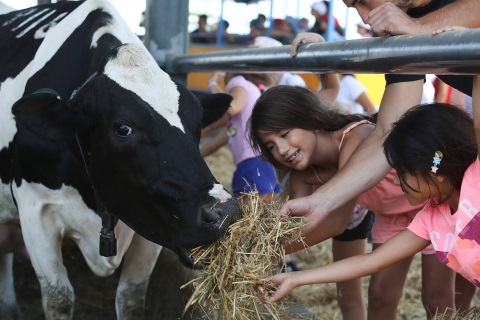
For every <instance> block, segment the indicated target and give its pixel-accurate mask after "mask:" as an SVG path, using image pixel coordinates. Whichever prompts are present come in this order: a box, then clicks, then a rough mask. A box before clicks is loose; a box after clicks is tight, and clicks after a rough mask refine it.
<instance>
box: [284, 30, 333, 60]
mask: <svg viewBox="0 0 480 320" xmlns="http://www.w3.org/2000/svg"><path fill="white" fill-rule="evenodd" d="M317 42H325V39H323V37H322V36H321V35H319V34H318V33H314V32H302V33H299V34H297V35H296V36H295V39H293V41H292V45H291V47H290V57H292V58H293V57H295V55H296V54H297V48H298V47H299V46H301V45H303V44H308V43H317Z"/></svg>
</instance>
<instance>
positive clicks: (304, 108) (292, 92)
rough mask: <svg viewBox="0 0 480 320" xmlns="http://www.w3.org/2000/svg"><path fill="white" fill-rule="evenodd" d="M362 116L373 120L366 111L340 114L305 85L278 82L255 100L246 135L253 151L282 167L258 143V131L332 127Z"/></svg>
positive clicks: (324, 128) (260, 143)
mask: <svg viewBox="0 0 480 320" xmlns="http://www.w3.org/2000/svg"><path fill="white" fill-rule="evenodd" d="M365 119H367V120H370V121H373V120H374V119H373V118H372V117H370V116H368V115H360V114H348V115H346V114H342V113H340V112H338V111H337V110H335V109H333V108H332V107H331V106H330V104H329V103H328V102H327V101H324V100H320V99H319V98H318V97H317V95H315V94H314V93H313V92H311V91H310V90H308V89H306V88H302V87H292V86H283V85H278V86H275V87H272V88H270V89H268V90H267V91H265V93H263V94H262V95H261V96H260V98H259V99H258V100H257V102H256V103H255V106H254V108H253V111H252V115H251V117H250V120H249V129H248V135H249V139H250V144H251V145H252V148H253V150H254V152H255V153H256V154H257V155H262V157H263V158H264V159H265V160H266V161H268V162H270V163H272V164H273V165H274V166H275V167H277V168H282V167H283V166H282V165H281V164H279V163H278V162H277V161H275V159H274V157H273V156H272V154H271V153H270V151H269V150H268V149H267V148H266V147H265V145H264V144H263V143H262V140H261V137H260V134H259V131H263V132H279V131H282V130H285V129H293V128H299V129H304V130H312V131H313V130H318V129H323V130H325V131H335V130H338V129H341V128H343V127H344V126H346V125H347V124H349V123H352V122H357V121H361V120H365Z"/></svg>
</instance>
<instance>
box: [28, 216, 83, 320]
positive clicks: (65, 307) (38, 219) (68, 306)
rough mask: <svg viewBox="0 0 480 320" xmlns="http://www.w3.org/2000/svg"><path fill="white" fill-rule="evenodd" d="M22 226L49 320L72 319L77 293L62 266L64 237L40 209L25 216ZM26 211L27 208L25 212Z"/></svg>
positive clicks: (46, 316)
mask: <svg viewBox="0 0 480 320" xmlns="http://www.w3.org/2000/svg"><path fill="white" fill-rule="evenodd" d="M21 209H22V208H20V206H19V212H20V223H21V225H22V232H23V236H24V240H25V245H26V247H27V250H28V252H29V254H30V260H31V261H32V265H33V268H34V270H35V273H36V274H37V278H38V281H39V283H40V289H41V293H42V306H43V311H44V313H45V318H46V319H71V318H72V316H73V307H74V293H73V288H72V285H71V283H70V281H69V280H68V277H67V270H66V269H65V266H64V265H63V264H62V250H61V243H62V235H61V233H60V232H59V231H58V230H59V229H61V228H59V226H58V225H57V224H56V223H55V221H54V220H53V219H51V215H50V214H46V212H42V213H43V214H41V211H42V210H40V209H38V208H33V207H31V208H28V210H29V211H27V212H29V213H30V214H29V215H28V216H27V217H25V215H22V212H23V211H21ZM25 209H26V208H25Z"/></svg>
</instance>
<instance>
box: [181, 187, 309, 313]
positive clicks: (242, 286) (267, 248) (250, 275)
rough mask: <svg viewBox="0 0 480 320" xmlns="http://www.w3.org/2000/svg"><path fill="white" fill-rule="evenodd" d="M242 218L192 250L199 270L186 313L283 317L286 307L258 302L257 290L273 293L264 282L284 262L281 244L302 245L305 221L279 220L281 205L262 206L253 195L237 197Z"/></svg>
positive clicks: (279, 304)
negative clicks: (197, 310)
mask: <svg viewBox="0 0 480 320" xmlns="http://www.w3.org/2000/svg"><path fill="white" fill-rule="evenodd" d="M241 202H242V203H243V205H242V208H243V217H242V218H241V219H240V220H238V221H237V222H235V223H234V224H232V225H231V226H230V227H229V230H228V231H227V233H226V234H225V236H224V237H223V238H222V239H220V240H219V241H217V242H216V243H213V244H210V245H207V246H202V247H198V248H196V249H194V250H193V259H194V261H195V263H196V264H197V263H198V264H201V265H203V266H204V269H203V270H202V271H201V272H200V274H199V277H198V278H196V279H194V280H192V281H191V282H190V283H192V284H193V287H194V292H193V294H192V296H191V298H190V300H189V301H188V303H187V305H186V307H185V310H187V309H188V308H190V307H191V306H194V305H197V306H200V307H202V308H203V309H204V310H206V311H207V312H208V313H209V314H211V316H212V317H213V319H248V320H250V319H271V318H273V319H287V318H289V316H288V314H287V312H286V310H285V309H286V308H285V305H284V304H283V303H277V304H262V302H261V301H260V300H259V299H258V297H257V294H256V290H258V288H259V287H260V288H262V289H264V290H275V287H274V285H273V283H272V282H271V281H270V280H268V278H269V277H271V276H272V275H274V274H275V273H276V272H277V270H278V264H277V262H279V261H280V262H282V263H283V264H285V251H284V249H283V244H284V243H289V242H297V241H302V237H301V235H300V229H301V228H302V226H304V225H305V220H304V219H303V218H298V217H286V216H279V215H278V211H279V210H280V208H281V205H282V203H280V202H276V201H273V202H272V203H269V204H267V203H265V202H262V200H260V198H259V196H258V193H257V192H251V193H245V194H243V196H242V201H241Z"/></svg>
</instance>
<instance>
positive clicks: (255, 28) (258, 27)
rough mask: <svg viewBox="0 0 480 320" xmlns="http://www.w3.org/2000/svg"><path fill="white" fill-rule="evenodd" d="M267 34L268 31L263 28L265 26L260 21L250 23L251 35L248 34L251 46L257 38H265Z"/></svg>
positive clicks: (255, 20)
mask: <svg viewBox="0 0 480 320" xmlns="http://www.w3.org/2000/svg"><path fill="white" fill-rule="evenodd" d="M266 33H267V30H266V29H265V28H264V27H263V24H262V22H261V21H260V20H258V19H253V20H252V21H250V33H249V34H248V37H249V43H248V44H251V43H252V42H253V41H254V40H255V38H256V37H258V36H263V35H265V34H266Z"/></svg>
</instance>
